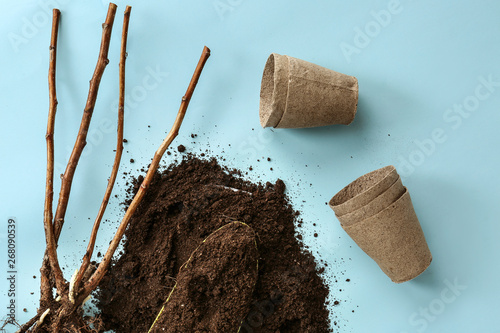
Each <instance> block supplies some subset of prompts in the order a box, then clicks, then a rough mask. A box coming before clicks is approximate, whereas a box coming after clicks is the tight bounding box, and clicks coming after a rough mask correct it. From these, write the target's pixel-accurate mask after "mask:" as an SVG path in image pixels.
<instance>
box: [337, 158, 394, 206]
mask: <svg viewBox="0 0 500 333" xmlns="http://www.w3.org/2000/svg"><path fill="white" fill-rule="evenodd" d="M398 179H399V175H398V173H397V171H396V168H395V167H394V166H392V165H389V166H386V167H383V168H380V169H377V170H375V171H372V172H370V173H367V174H366V175H363V176H361V177H359V178H358V179H356V180H355V181H353V182H352V183H350V184H349V185H347V186H346V187H344V188H343V189H342V190H340V192H338V193H337V194H335V196H334V197H333V198H332V199H331V200H330V202H329V205H330V207H331V208H332V209H333V211H334V212H335V214H336V215H337V216H342V215H345V214H347V213H351V212H353V211H355V210H357V209H359V208H361V207H363V206H365V205H366V204H368V203H369V202H370V201H372V200H374V199H375V198H376V197H378V196H379V195H380V194H382V193H384V192H385V191H386V190H387V189H388V188H389V187H390V186H391V185H392V184H394V183H395V182H396V181H397V180H398Z"/></svg>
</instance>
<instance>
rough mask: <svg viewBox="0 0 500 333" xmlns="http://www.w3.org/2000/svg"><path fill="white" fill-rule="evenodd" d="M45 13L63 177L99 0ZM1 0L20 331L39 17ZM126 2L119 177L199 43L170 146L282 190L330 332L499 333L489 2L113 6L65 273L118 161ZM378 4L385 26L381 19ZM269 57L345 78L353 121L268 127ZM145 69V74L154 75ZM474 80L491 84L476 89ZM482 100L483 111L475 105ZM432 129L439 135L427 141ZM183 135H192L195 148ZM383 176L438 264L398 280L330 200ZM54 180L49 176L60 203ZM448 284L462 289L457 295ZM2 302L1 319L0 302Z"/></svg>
mask: <svg viewBox="0 0 500 333" xmlns="http://www.w3.org/2000/svg"><path fill="white" fill-rule="evenodd" d="M46 1H47V2H49V1H48V0H46ZM52 2H53V3H58V4H59V5H58V7H59V8H60V9H61V11H62V20H61V26H60V38H59V49H58V64H57V65H58V67H57V93H58V99H59V108H58V114H57V120H56V136H55V144H56V163H57V164H56V173H57V174H59V173H62V171H63V169H62V166H64V165H65V163H66V160H67V157H68V155H69V152H70V150H71V147H72V145H73V143H74V139H75V137H76V133H77V129H78V126H79V123H80V119H81V112H82V110H83V106H84V103H85V99H86V95H87V89H88V80H89V79H90V77H91V74H92V72H93V70H94V67H95V62H96V59H97V54H98V47H99V42H100V37H101V23H102V22H103V21H104V17H105V15H106V10H107V3H105V2H101V1H68V0H65V1H62V0H58V1H56V0H54V1H52ZM0 3H1V5H2V10H1V11H0V50H1V52H0V73H1V76H0V77H1V79H0V126H1V128H0V142H1V150H0V153H1V154H0V156H1V163H0V168H1V169H0V171H1V175H2V177H3V179H2V186H1V191H0V203H1V206H0V219H1V223H0V225H1V229H0V241H1V246H0V268H1V269H0V272H1V273H0V288H1V290H2V291H4V290H5V287H6V280H5V271H6V238H5V237H6V235H5V232H6V230H7V227H6V225H7V218H8V217H11V216H13V217H15V218H16V219H17V221H18V239H17V240H18V261H19V267H18V271H19V276H18V286H17V288H18V291H19V292H20V294H19V296H18V298H17V304H18V313H19V317H18V319H19V321H20V322H24V321H25V320H27V319H29V318H31V316H33V315H34V314H35V311H36V307H37V305H38V290H39V272H38V269H39V266H40V263H41V257H42V253H43V250H44V233H43V228H42V215H43V198H44V186H45V163H46V160H45V159H46V156H45V154H46V153H45V149H46V148H45V140H44V135H45V130H46V116H47V110H48V88H47V69H48V45H49V39H50V17H49V15H48V14H47V12H46V11H45V8H44V7H45V6H44V5H43V3H44V2H42V1H15V2H14V1H5V0H4V1H0ZM126 4H130V5H132V6H133V9H132V15H131V22H130V33H129V46H128V54H129V57H128V60H127V93H128V96H127V103H128V104H127V107H126V120H125V121H126V125H125V137H126V138H127V139H128V140H129V143H128V144H127V145H125V151H126V153H125V154H124V156H123V159H122V167H121V169H120V170H121V171H132V173H133V174H139V172H138V171H137V169H138V168H140V167H141V166H143V165H147V164H148V162H149V161H150V158H151V157H152V155H153V153H154V151H155V149H156V147H157V146H158V144H159V143H160V142H161V140H162V139H163V137H164V136H165V132H166V131H167V130H169V129H170V126H171V124H172V121H173V119H174V117H175V113H176V112H177V108H178V105H179V102H180V98H181V96H182V95H183V93H184V91H185V89H186V87H187V84H188V82H189V79H190V77H191V74H192V72H193V70H194V67H195V65H196V62H197V61H198V57H199V55H200V53H201V50H202V47H203V45H204V44H206V45H207V46H209V47H210V48H211V49H212V57H211V58H210V59H209V61H208V63H207V66H206V68H205V71H204V72H203V75H202V78H201V80H200V82H199V85H198V87H197V89H196V92H195V94H194V97H193V100H192V103H191V105H190V108H189V110H188V114H187V116H186V119H185V121H184V125H183V128H182V129H181V133H180V135H179V137H178V138H177V139H176V141H175V142H174V146H177V145H178V144H180V143H183V144H185V145H186V146H187V147H188V149H189V150H190V151H194V152H199V151H202V150H205V149H210V150H211V152H212V154H213V155H216V154H218V155H222V156H224V157H225V158H226V160H227V161H226V162H225V164H226V165H229V166H234V167H238V168H243V169H248V167H249V166H250V165H251V166H252V167H253V169H254V170H253V171H251V172H249V177H250V178H251V179H254V180H262V181H266V180H272V181H274V180H276V178H277V177H280V178H282V179H283V180H284V181H285V183H286V184H287V186H288V193H289V194H290V196H291V197H292V202H293V204H294V205H295V207H296V208H298V209H300V210H301V211H302V212H303V214H302V217H303V219H304V224H303V225H304V227H303V228H302V229H301V230H300V232H301V233H302V234H303V235H304V240H305V242H306V244H308V245H309V246H310V248H311V250H312V251H313V252H314V253H315V254H318V253H319V255H318V257H319V258H321V259H323V260H324V261H325V262H327V263H328V267H327V270H326V272H325V277H326V278H327V279H328V281H329V285H330V288H331V299H332V300H340V302H341V303H340V305H338V306H336V307H332V308H331V310H332V321H337V324H338V326H336V328H337V330H338V331H339V332H408V333H413V332H498V331H500V328H499V326H498V325H499V320H498V314H499V312H500V305H499V304H500V303H499V302H498V299H499V296H500V292H499V287H498V275H499V273H500V267H499V262H498V253H499V250H500V246H499V242H498V239H499V233H500V228H499V226H498V222H499V221H498V216H500V208H499V207H500V205H498V201H499V195H498V188H499V186H500V180H499V177H498V165H499V163H500V158H499V146H500V133H499V131H498V125H499V121H500V112H499V111H500V108H499V102H500V86H499V85H500V62H499V59H500V33H499V32H500V20H499V16H498V15H499V13H500V3H499V2H495V1H492V0H490V1H486V0H483V1H475V2H472V1H440V2H435V1H429V0H422V1H416V0H413V1H411V0H401V1H399V2H394V1H388V0H380V1H366V0H365V1H356V2H354V1H326V0H324V1H308V2H305V1H302V2H298V1H295V2H291V1H284V0H280V1H257V0H253V1H250V0H206V1H199V0H198V1H165V2H161V3H160V2H153V1H151V2H148V3H144V2H143V1H129V2H128V3H126V2H125V1H118V5H119V9H118V14H117V17H116V21H115V27H114V30H113V37H112V41H111V49H110V54H109V59H110V64H109V66H108V67H107V69H106V71H105V73H104V77H103V79H102V83H101V89H100V92H99V97H98V100H97V106H96V109H95V112H94V116H93V122H92V125H91V129H90V133H89V140H88V141H89V144H88V146H87V148H86V152H85V154H84V157H83V158H82V160H81V162H80V164H79V166H78V169H77V173H76V177H75V181H74V184H73V190H72V197H71V200H70V204H69V208H68V213H67V222H66V225H65V228H64V230H63V233H62V236H61V242H60V246H59V250H60V260H61V262H62V265H63V266H64V267H65V276H66V278H67V279H69V277H70V276H71V273H72V271H73V270H74V269H75V268H76V266H77V264H78V263H79V262H80V258H81V256H82V255H83V253H84V249H85V246H86V242H85V239H87V238H88V234H89V232H90V228H91V223H92V221H93V219H94V218H95V215H96V213H97V210H98V207H99V204H100V201H101V198H102V195H103V193H104V189H105V186H106V180H107V177H109V173H110V170H111V164H112V161H113V158H114V154H113V151H112V150H113V149H114V147H115V144H116V143H115V130H116V129H115V126H116V125H115V124H116V108H115V107H114V102H115V101H116V100H117V96H118V95H117V94H118V65H117V64H118V56H119V46H120V38H119V37H120V34H121V23H122V15H121V13H122V12H123V10H124V8H125V5H126ZM50 8H52V6H50ZM389 9H391V10H392V13H391V14H390V16H387V15H385V16H384V15H382V14H380V13H381V11H385V12H383V13H390V12H389V11H388V10H389ZM380 15H382V18H380V17H381V16H380ZM377 17H379V19H378V20H379V21H377ZM359 31H364V34H365V36H361V35H360V33H359ZM363 37H364V38H363ZM16 41H17V43H16ZM19 41H21V42H19ZM347 48H350V49H349V50H350V51H351V53H349V52H347V51H345V50H346V49H347ZM353 48H356V49H355V50H354V49H353ZM343 50H344V51H343ZM353 50H354V51H353ZM271 52H277V53H280V54H287V55H290V56H294V57H297V58H301V59H304V60H308V61H311V62H314V63H317V64H319V65H322V66H325V67H327V68H331V69H334V70H337V71H339V72H343V73H346V74H350V75H354V76H356V77H357V78H358V80H359V86H360V98H359V108H358V114H357V116H356V119H355V121H354V123H353V124H351V125H350V126H330V127H324V128H315V129H303V130H282V129H276V130H270V129H266V130H264V129H262V128H261V127H260V125H259V118H258V107H259V90H260V80H261V75H262V70H263V67H264V64H265V61H266V59H267V57H268V55H269V54H270V53H271ZM352 52H354V53H352ZM151 71H152V72H156V73H157V74H156V75H157V76H156V80H151V76H149V77H148V75H151V74H150V72H151ZM158 73H159V74H158ZM166 73H167V74H166ZM483 79H485V80H492V81H493V82H494V85H493V86H491V87H488V86H485V85H484V84H482V83H481V82H482V81H481V80H483ZM144 80H146V81H144ZM478 85H479V86H480V87H479V88H477V87H478ZM146 88H147V89H146ZM488 88H490V90H488ZM477 89H478V90H477ZM478 92H479V95H478V96H479V97H481V98H482V99H481V100H478V99H477V97H475V96H476V94H477V93H478ZM486 95H488V96H486ZM475 101H478V104H477V105H474V102H475ZM464 103H470V104H468V107H469V109H473V111H471V112H469V111H467V114H465V113H464V115H465V117H464V116H458V113H453V111H448V110H449V109H451V110H452V108H453V107H454V105H455V104H456V105H463V104H464ZM451 117H453V118H451ZM148 125H150V127H149V128H148ZM436 130H437V131H438V132H439V131H440V132H441V134H442V135H441V136H440V140H438V141H439V142H434V143H433V144H431V143H430V142H429V140H431V139H432V138H433V134H432V133H433V132H434V131H436ZM191 133H197V134H198V138H197V139H196V140H194V141H196V143H195V144H192V143H191V142H192V141H193V140H192V139H191V138H190V137H189V135H190V134H191ZM389 135H390V136H389ZM229 144H230V146H229ZM422 147H423V148H422ZM268 156H270V157H271V158H272V161H271V162H267V161H265V162H264V161H263V160H262V157H268ZM130 158H134V159H135V161H136V162H135V164H131V163H130V162H129V159H130ZM257 159H261V161H260V162H257V161H256V160H257ZM172 160H173V158H172V157H170V158H165V159H164V163H170V162H171V161H172ZM410 163H411V164H410ZM387 164H394V165H395V166H396V167H397V168H398V171H400V173H401V174H402V175H403V176H404V183H405V185H406V186H407V187H408V188H409V190H410V192H411V195H412V199H413V202H414V205H415V209H416V212H417V214H418V216H419V219H420V221H421V224H422V227H423V229H424V232H425V234H426V236H427V240H428V243H429V246H430V248H431V251H432V253H433V256H434V261H433V263H432V265H431V266H430V268H429V269H428V270H427V271H426V272H425V273H424V274H423V275H421V276H420V277H418V278H417V279H415V280H414V281H411V282H408V283H404V284H401V285H396V284H393V283H392V282H391V281H390V280H389V279H388V278H387V277H386V276H385V275H384V274H383V273H382V272H381V271H380V270H379V268H378V267H377V266H376V264H375V263H374V262H373V261H372V260H371V259H370V258H369V257H368V256H366V255H365V254H364V253H363V252H362V251H361V250H360V249H359V248H358V247H357V246H356V245H355V244H354V242H353V241H352V240H351V239H350V238H349V237H348V236H347V235H346V234H345V233H344V231H343V230H342V229H341V228H340V226H339V223H338V221H337V220H336V218H335V217H334V214H333V212H332V211H331V210H330V208H328V206H326V205H325V202H327V201H328V200H329V199H330V198H331V196H332V195H334V194H335V193H336V192H337V191H339V190H340V189H341V188H342V187H343V186H345V185H347V184H348V183H349V182H350V181H352V180H354V179H355V178H357V177H359V176H361V175H362V174H364V173H367V172H369V171H372V170H374V169H376V168H379V167H382V166H384V165H387ZM270 167H273V169H274V171H270V170H269V168H270ZM56 178H57V177H56ZM125 182H126V180H125V179H122V178H121V177H119V181H118V185H117V187H115V191H114V194H118V196H119V198H118V199H116V198H113V200H112V202H111V204H110V207H109V209H108V213H107V214H106V216H105V218H106V219H107V220H109V222H105V223H104V226H103V229H102V232H101V233H100V234H99V237H98V243H99V244H98V250H100V251H104V250H105V245H106V244H107V243H108V242H109V240H110V239H111V235H112V232H113V231H114V230H115V227H116V221H117V220H119V218H120V217H121V216H122V211H121V210H120V207H119V202H120V201H121V200H123V197H124V192H123V190H124V189H125V188H126V184H125ZM59 185H60V183H59V181H58V180H57V182H56V185H55V192H56V193H57V192H58V191H59ZM89 219H90V220H89ZM313 223H315V224H316V226H314V225H313ZM314 232H318V233H319V237H317V238H314V237H313V236H312V234H313V233H314ZM276 250H277V251H279V249H276ZM33 276H36V278H33ZM347 278H349V279H350V280H351V282H349V283H347V282H345V279H347ZM335 279H337V280H338V281H339V282H337V283H335V282H334V281H335ZM450 284H451V285H453V284H458V285H459V287H460V289H458V290H455V289H456V288H455V289H453V290H452V289H450V287H449V285H450ZM339 289H342V292H340V291H339ZM30 293H34V294H33V295H31V294H30ZM0 300H1V301H0V305H1V309H2V310H1V313H2V316H3V317H4V311H5V310H4V308H5V306H6V302H7V297H6V295H5V293H4V292H2V294H1V295H0ZM4 305H5V306H4ZM23 308H26V309H27V312H26V313H24V312H22V309H23ZM352 310H354V313H353V312H352ZM426 312H427V314H425V313H426ZM12 331H13V330H12Z"/></svg>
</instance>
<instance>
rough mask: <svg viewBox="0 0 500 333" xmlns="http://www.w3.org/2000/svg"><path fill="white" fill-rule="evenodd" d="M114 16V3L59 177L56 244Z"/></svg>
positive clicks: (104, 66) (106, 54) (55, 229)
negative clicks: (76, 130) (65, 161)
mask: <svg viewBox="0 0 500 333" xmlns="http://www.w3.org/2000/svg"><path fill="white" fill-rule="evenodd" d="M115 14H116V5H115V4H114V3H110V4H109V8H108V15H107V17H106V21H105V22H104V24H103V25H102V40H101V49H100V51H99V58H98V60H97V65H96V68H95V71H94V75H93V76H92V79H91V80H90V88H89V94H88V97H87V104H86V105H85V110H84V111H83V117H82V122H81V124H80V129H79V131H78V136H77V138H76V142H75V146H74V147H73V151H72V152H71V155H70V157H69V161H68V165H67V166H66V170H65V171H64V174H63V175H62V176H61V178H62V181H61V191H60V192H59V201H58V203H57V210H56V214H55V219H54V234H55V237H56V243H57V240H58V239H59V235H60V234H61V229H62V226H63V224H64V216H65V215H66V208H67V207H68V199H69V194H70V191H71V184H72V182H73V176H74V175H75V170H76V166H77V165H78V161H79V160H80V156H81V155H82V151H83V148H84V147H85V145H86V144H87V141H86V140H87V132H88V130H89V125H90V120H91V119H92V113H93V112H94V107H95V102H96V99H97V92H98V90H99V84H100V83H101V78H102V74H103V73H104V69H105V68H106V65H107V64H108V63H109V60H108V50H109V42H110V39H111V30H112V28H113V22H114V20H115Z"/></svg>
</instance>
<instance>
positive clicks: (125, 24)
mask: <svg viewBox="0 0 500 333" xmlns="http://www.w3.org/2000/svg"><path fill="white" fill-rule="evenodd" d="M131 10H132V7H130V6H127V7H126V8H125V13H124V14H123V29H122V43H121V50H120V71H119V72H120V95H119V101H118V129H117V140H116V141H117V142H116V154H115V161H114V163H113V169H112V171H111V177H110V178H109V180H108V186H107V187H106V192H105V193H104V198H103V200H102V203H101V207H100V208H99V212H98V213H97V217H96V219H95V222H94V226H93V227H92V233H91V235H90V239H89V244H88V246H87V252H86V253H85V255H84V256H83V260H82V265H81V266H80V269H79V270H78V275H77V276H76V278H75V283H74V285H75V287H76V289H78V286H79V285H80V282H81V281H82V278H83V275H84V274H85V272H86V270H87V268H88V267H89V264H90V259H91V258H92V254H93V252H94V247H95V241H96V237H97V232H98V231H99V226H100V225H101V220H102V217H103V215H104V212H105V211H106V207H107V206H108V202H109V198H110V196H111V192H112V191H113V186H114V185H115V181H116V176H117V174H118V168H119V167H120V160H121V158H122V152H123V119H124V110H125V61H126V58H127V35H128V25H129V20H130V11H131ZM71 292H72V290H70V293H71Z"/></svg>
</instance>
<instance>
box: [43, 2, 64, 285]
mask: <svg viewBox="0 0 500 333" xmlns="http://www.w3.org/2000/svg"><path fill="white" fill-rule="evenodd" d="M60 17H61V12H60V11H59V10H58V9H54V10H53V12H52V34H51V37H50V48H49V50H50V51H49V52H50V61H49V100H50V102H49V115H48V121H47V134H46V135H45V139H46V141H47V176H46V184H45V206H44V213H43V226H44V229H45V242H46V244H47V247H46V250H47V256H48V259H49V262H50V267H51V269H52V272H53V273H54V279H55V282H56V286H57V289H58V290H59V292H62V290H63V287H64V277H63V273H62V271H61V267H60V266H59V261H58V259H57V251H56V248H57V246H56V239H55V236H54V228H53V225H52V200H53V197H54V190H53V189H54V187H53V181H54V123H55V118H56V110H57V95H56V56H57V35H58V32H59V20H60Z"/></svg>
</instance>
